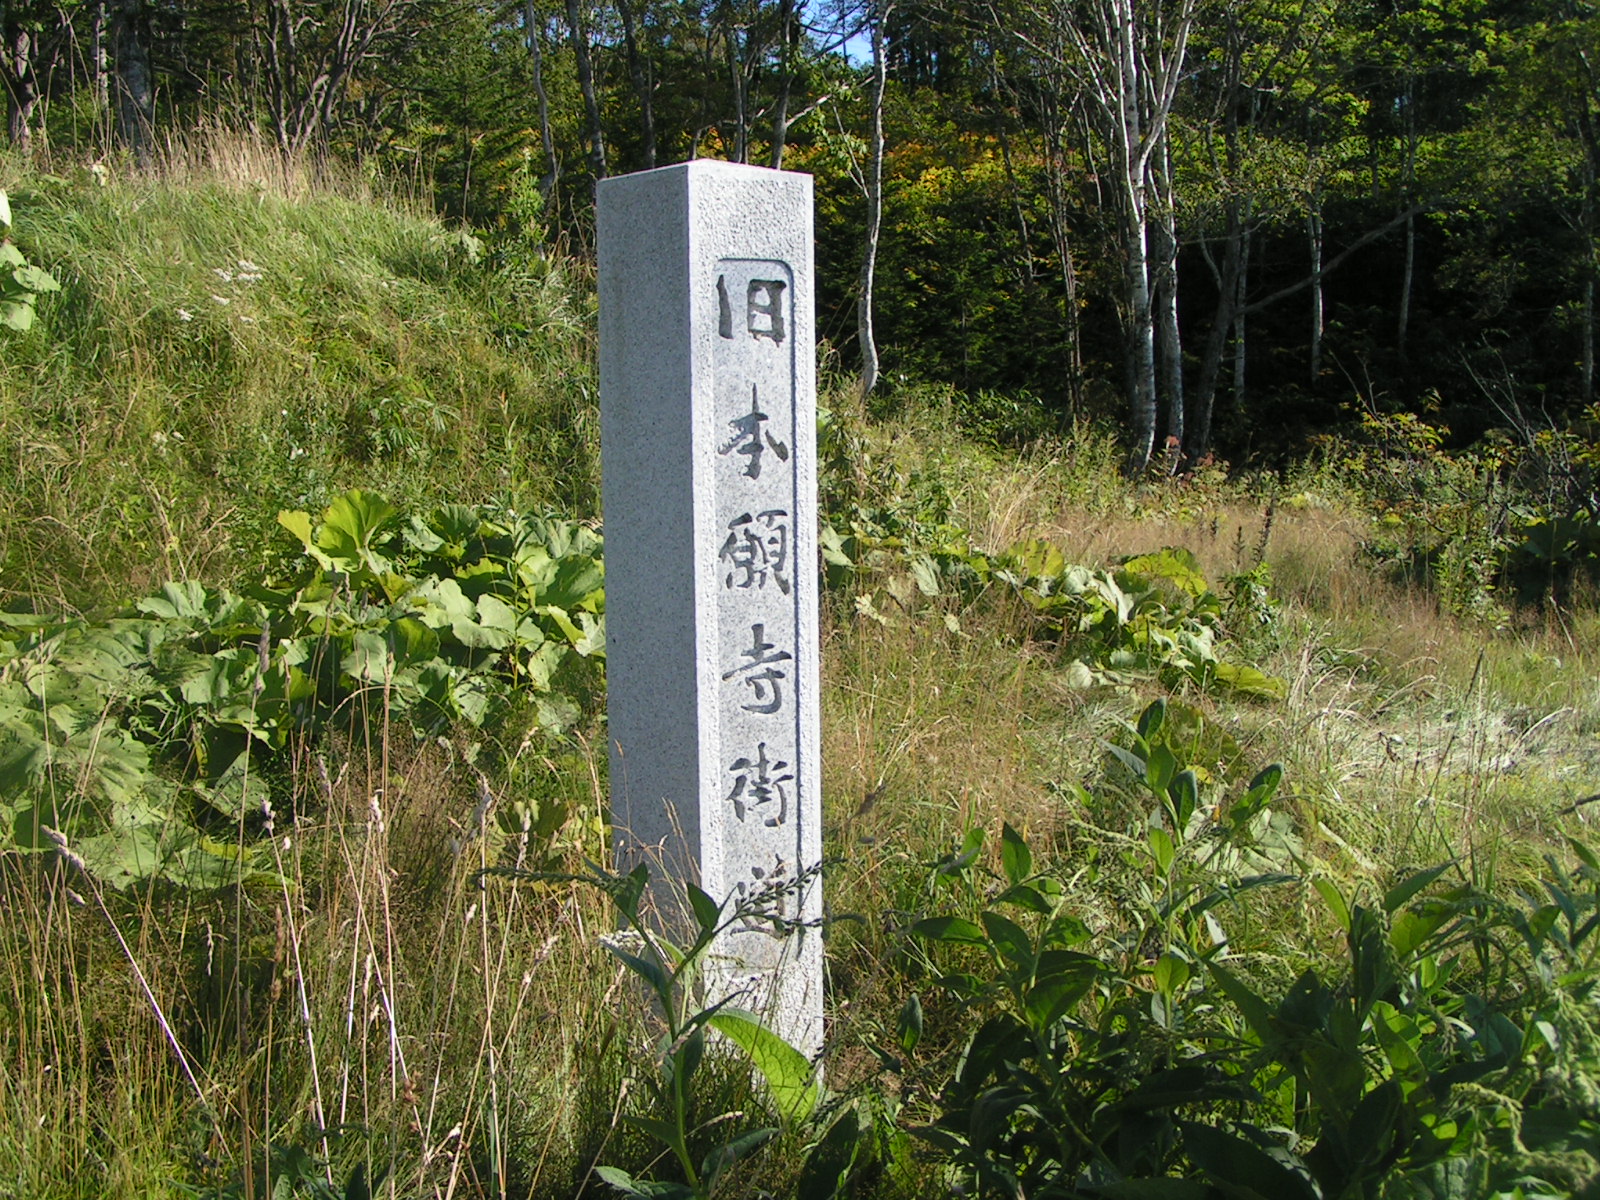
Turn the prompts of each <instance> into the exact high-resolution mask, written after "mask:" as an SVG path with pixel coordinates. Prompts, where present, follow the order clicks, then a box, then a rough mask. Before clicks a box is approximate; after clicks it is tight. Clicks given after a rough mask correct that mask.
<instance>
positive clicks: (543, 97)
mask: <svg viewBox="0 0 1600 1200" xmlns="http://www.w3.org/2000/svg"><path fill="white" fill-rule="evenodd" d="M523 23H524V24H525V25H526V26H527V33H528V57H529V58H530V59H531V60H532V64H533V94H534V96H535V97H536V98H537V99H538V101H539V145H540V147H541V148H542V149H543V151H544V174H543V175H541V176H540V177H539V193H540V195H542V196H543V197H544V198H545V202H546V203H547V204H548V203H549V201H550V197H551V196H552V195H554V193H555V189H556V181H557V180H558V179H560V177H561V164H560V162H559V161H558V160H557V158H556V140H555V135H554V134H553V133H552V132H551V129H550V95H549V93H548V92H547V91H546V90H545V86H544V48H543V42H544V21H543V19H542V18H541V17H540V16H539V10H538V8H537V7H536V6H535V4H534V0H527V2H526V4H525V6H524V9H523Z"/></svg>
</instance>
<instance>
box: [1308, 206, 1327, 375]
mask: <svg viewBox="0 0 1600 1200" xmlns="http://www.w3.org/2000/svg"><path fill="white" fill-rule="evenodd" d="M1306 236H1307V238H1308V239H1309V241H1310V247H1311V390H1312V391H1313V392H1315V391H1316V389H1317V385H1318V383H1319V382H1320V381H1321V379H1322V331H1323V329H1324V328H1325V326H1326V321H1325V319H1324V316H1323V307H1322V305H1323V300H1322V192H1321V189H1320V188H1319V189H1317V190H1315V191H1313V192H1312V194H1311V207H1310V209H1309V210H1308V211H1307V213H1306Z"/></svg>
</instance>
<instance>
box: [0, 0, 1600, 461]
mask: <svg viewBox="0 0 1600 1200" xmlns="http://www.w3.org/2000/svg"><path fill="white" fill-rule="evenodd" d="M0 26H3V33H4V43H5V53H4V55H3V59H0V82H3V85H4V89H5V94H6V103H7V117H8V133H9V140H10V143H11V145H12V146H13V147H15V148H17V149H18V150H21V151H23V152H28V151H29V150H30V148H38V147H49V148H50V149H52V150H56V151H68V150H70V151H72V152H73V153H76V154H80V155H86V156H89V157H92V158H101V157H103V156H105V155H112V154H122V153H126V154H130V155H132V156H133V157H134V158H136V159H140V160H145V159H148V157H149V155H150V154H151V152H152V149H154V148H158V147H159V146H160V145H161V144H163V142H164V141H165V140H170V139H171V138H173V137H174V136H178V135H181V134H182V133H183V132H184V131H185V130H189V129H193V128H195V127H196V126H206V125H212V124H215V123H217V122H225V123H227V124H229V125H231V126H237V127H240V128H244V129H249V130H253V131H255V132H257V133H259V134H261V135H263V136H264V137H266V138H267V139H268V140H270V141H271V142H274V143H276V144H277V145H278V146H279V147H280V148H281V149H282V150H283V151H284V152H285V153H286V154H296V153H301V152H306V151H311V152H313V153H314V154H316V155H319V156H323V157H325V158H327V159H345V160H355V161H359V162H361V163H364V164H366V165H367V167H368V168H369V169H370V170H371V171H372V172H373V173H374V174H381V175H383V176H386V177H389V178H395V177H400V178H407V179H410V180H412V181H413V183H414V185H415V187H416V188H417V189H418V190H421V191H424V192H431V195H432V199H433V202H434V204H435V205H436V207H437V208H438V210H439V211H441V212H442V213H444V214H446V215H448V216H450V217H452V218H457V219H459V220H461V221H462V222H464V223H465V224H466V225H467V226H469V227H470V228H472V229H474V230H477V231H479V232H480V233H487V234H488V235H490V236H491V238H492V237H494V236H505V235H511V236H516V237H520V238H533V239H536V240H539V241H541V242H543V243H545V244H547V245H550V246H561V247H563V248H567V249H576V250H578V251H584V250H587V249H588V248H589V246H590V242H591V241H592V228H593V221H592V196H593V185H594V182H595V180H596V179H597V178H599V177H602V176H605V175H608V174H617V173H621V172H627V171H634V170H640V169H645V168H649V167H653V166H662V165H666V164H669V163H673V162H680V161H684V160H686V159H690V158H693V157H696V156H715V157H725V158H728V159H731V160H734V161H741V162H756V163H763V164H767V165H771V166H782V167H786V168H791V169H797V170H804V171H809V172H811V173H813V174H814V175H815V176H816V179H817V196H818V246H817V254H818V269H819V292H820V295H819V328H820V329H821V330H822V331H823V334H824V337H825V340H826V346H825V351H826V352H827V353H829V354H832V355H837V356H838V359H839V360H840V361H841V362H842V363H843V364H844V365H845V366H846V367H847V368H850V369H856V368H859V369H861V370H862V372H863V375H864V381H865V382H866V383H867V385H868V387H869V389H870V387H871V386H872V385H873V384H874V382H875V380H876V377H877V375H878V374H879V372H880V371H883V372H891V373H893V374H894V375H895V376H897V377H901V378H910V379H913V380H933V381H939V382H941V383H947V384H951V385H954V386H955V387H956V388H958V389H960V390H961V391H963V392H966V393H969V394H977V395H982V394H986V393H987V394H993V395H1001V396H1008V397H1017V396H1024V397H1027V398H1028V399H1030V400H1037V401H1039V402H1042V404H1043V406H1044V407H1045V408H1046V409H1048V410H1050V411H1052V412H1054V413H1056V414H1058V415H1059V417H1060V418H1061V419H1062V420H1063V422H1070V421H1071V420H1072V419H1076V418H1084V417H1088V418H1110V419H1112V420H1114V421H1115V422H1116V423H1117V424H1118V425H1120V426H1121V427H1122V428H1123V429H1124V431H1125V435H1126V442H1127V445H1128V449H1129V463H1130V465H1131V466H1132V467H1135V468H1139V467H1143V466H1145V465H1146V464H1147V463H1149V462H1151V461H1152V460H1153V459H1154V460H1156V461H1158V462H1161V463H1165V464H1167V465H1176V464H1179V463H1189V464H1192V463H1195V462H1199V461H1201V460H1203V459H1204V458H1205V457H1206V456H1207V455H1208V454H1217V455H1221V456H1225V457H1227V458H1229V459H1231V460H1236V461H1237V460H1242V459H1247V458H1265V459H1267V460H1269V461H1280V462H1281V461H1282V459H1283V457H1284V456H1286V455H1289V454H1293V453H1296V452H1300V451H1304V450H1305V449H1306V448H1307V447H1308V445H1310V444H1311V443H1313V442H1314V441H1315V439H1317V438H1318V437H1319V436H1321V435H1324V434H1327V433H1328V432H1330V431H1331V430H1333V429H1335V428H1337V427H1339V426H1341V425H1344V426H1350V425H1353V424H1354V423H1356V422H1358V421H1359V420H1360V418H1361V417H1362V416H1363V415H1365V416H1367V417H1368V418H1369V419H1370V418H1374V417H1380V416H1390V415H1393V414H1396V413H1411V414H1415V415H1416V416H1418V417H1420V418H1422V419H1425V420H1426V422H1428V423H1429V425H1430V426H1432V427H1434V428H1436V429H1438V430H1439V431H1440V434H1441V436H1443V437H1445V438H1446V439H1448V442H1449V444H1452V445H1465V444H1469V443H1471V442H1473V441H1475V440H1476V439H1478V438H1480V437H1481V436H1482V435H1483V434H1484V433H1485V432H1487V431H1489V430H1491V429H1502V430H1508V431H1510V433H1511V436H1512V437H1513V438H1516V439H1520V440H1522V441H1527V440H1529V439H1531V438H1532V437H1533V436H1534V435H1535V434H1537V433H1538V432H1539V431H1540V430H1549V429H1552V428H1558V427H1559V428H1570V427H1572V425H1573V423H1574V422H1581V421H1584V420H1590V421H1592V419H1593V417H1594V413H1593V409H1592V405H1593V403H1594V388H1595V382H1594V374H1595V365H1594V362H1595V345H1594V343H1595V322H1596V314H1595V277H1596V254H1595V234H1596V221H1597V212H1596V188H1597V182H1596V180H1597V168H1600V132H1597V128H1600V127H1597V114H1596V109H1597V104H1600V82H1597V79H1596V76H1595V57H1596V52H1597V50H1600V16H1597V15H1596V13H1595V11H1594V10H1593V7H1592V6H1590V5H1586V4H1581V3H1528V2H1524V0H1505V2H1502V0H1442V2H1439V3H1416V2H1413V0H1160V2H1152V3H1140V4H1133V3H1132V2H1131V0H1087V2H1073V0H988V2H978V0H951V2H950V3H941V2H930V0H866V2H865V3H864V4H861V3H858V4H856V5H854V6H850V5H846V4H843V3H839V2H838V0H826V2H823V3H814V4H811V5H806V4H804V3H801V2H799V0H704V2H701V0H690V2H688V3H665V2H662V0H612V2H602V3H592V2H590V0H567V2H566V3H565V4H564V6H560V7H558V6H556V5H553V4H551V3H550V2H549V0H543V2H542V3H541V0H515V2H512V3H492V4H482V3H463V2H461V0H248V2H244V3H233V2H230V3H216V2H214V0H68V2H54V0H52V2H46V0H5V3H3V4H0ZM880 345H881V346H882V347H884V349H883V351H882V354H881V363H880V353H879V350H878V347H879V346H880Z"/></svg>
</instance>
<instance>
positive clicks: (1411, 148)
mask: <svg viewBox="0 0 1600 1200" xmlns="http://www.w3.org/2000/svg"><path fill="white" fill-rule="evenodd" d="M1415 99H1416V97H1415V96H1414V95H1413V89H1412V86H1411V81H1410V80H1409V79H1407V81H1406V89H1405V139H1406V147H1405V167H1404V171H1403V173H1402V175H1401V180H1400V186H1401V194H1400V200H1401V203H1403V204H1405V205H1406V207H1407V215H1406V257H1405V269H1404V271H1403V273H1402V275H1401V278H1400V313H1399V317H1398V319H1397V321H1396V322H1395V326H1396V327H1395V350H1396V351H1397V352H1398V354H1399V356H1400V365H1401V366H1402V367H1403V366H1405V364H1406V354H1407V343H1408V341H1409V338H1410V332H1411V288H1412V282H1413V280H1414V278H1415V275H1416V266H1417V218H1416V214H1415V213H1414V212H1411V211H1410V208H1411V195H1412V190H1413V187H1414V184H1415V180H1416V172H1417V117H1416V104H1415Z"/></svg>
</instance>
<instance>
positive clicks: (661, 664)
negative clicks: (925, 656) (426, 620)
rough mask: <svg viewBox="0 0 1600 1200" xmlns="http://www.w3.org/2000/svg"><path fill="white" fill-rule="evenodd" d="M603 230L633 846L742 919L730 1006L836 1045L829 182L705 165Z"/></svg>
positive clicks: (720, 955)
mask: <svg viewBox="0 0 1600 1200" xmlns="http://www.w3.org/2000/svg"><path fill="white" fill-rule="evenodd" d="M598 242H599V270H600V278H599V285H600V408H601V463H602V476H603V481H604V482H603V490H604V501H605V532H606V655H607V680H608V689H609V699H608V714H609V735H610V744H611V818H612V823H613V826H614V828H615V830H616V839H617V855H618V860H619V863H620V864H621V866H622V868H623V869H628V868H629V867H631V866H632V865H633V864H634V863H637V862H640V861H644V862H646V863H648V864H649V865H650V867H651V874H652V878H653V879H656V880H659V879H661V877H662V876H663V875H665V876H666V877H667V878H668V879H670V880H677V881H683V880H688V881H693V882H696V883H697V884H698V885H699V886H700V887H701V888H702V889H703V890H704V891H705V892H706V893H708V894H709V895H710V896H711V897H712V899H714V900H716V901H719V902H722V903H723V904H724V906H725V912H727V913H728V914H730V915H731V914H734V913H740V914H741V920H740V921H739V922H738V923H737V924H736V925H735V927H733V928H731V929H730V930H729V931H728V932H727V933H726V934H724V935H723V936H722V938H721V939H720V940H719V943H718V944H717V946H716V947H715V950H714V955H713V959H712V962H711V969H710V972H709V975H710V987H711V993H712V994H711V996H710V997H709V998H710V999H711V1000H712V1001H716V1000H721V999H724V998H728V997H731V998H732V999H731V1001H730V1002H731V1003H733V1004H735V1005H736V1006H738V1007H742V1008H747V1009H751V1010H753V1011H755V1012H757V1013H759V1014H761V1015H763V1016H764V1017H766V1018H767V1020H768V1022H769V1024H770V1025H771V1026H772V1027H773V1028H774V1030H775V1031H776V1032H778V1033H779V1034H780V1035H781V1036H783V1037H784V1038H786V1039H787V1040H788V1041H790V1042H791V1043H792V1044H794V1045H795V1046H796V1047H798V1048H799V1049H800V1050H802V1051H803V1052H805V1053H806V1054H807V1055H808V1056H810V1057H812V1058H815V1057H816V1055H817V1054H818V1053H819V1052H820V1050H821V1046H822V941H821V931H820V929H819V928H818V927H817V925H816V922H817V921H818V919H819V918H820V917H821V911H822V896H821V885H820V882H819V869H820V859H821V854H822V838H821V803H820V801H821V790H820V788H821V775H820V770H819V767H820V759H821V752H820V744H819V735H818V729H819V726H818V717H819V713H818V669H817V648H818V630H817V572H818V559H817V536H816V531H817V512H816V487H817V484H816V380H815V351H814V345H815V335H814V329H813V324H814V317H813V300H812V286H813V283H812V201H811V178H810V176H808V175H799V174H795V173H793V172H782V171H771V170H766V169H764V168H760V167H749V166H740V165H735V164H731V163H723V162H715V161H710V160H701V161H697V162H691V163H686V164H683V165H681V166H674V167H665V168H662V169H660V170H655V171H645V172H641V173H639V174H636V175H625V176H619V177H616V178H613V179H607V180H605V181H603V182H602V183H601V184H600V186H599V193H598ZM651 890H652V892H657V891H659V884H657V885H656V886H653V887H652V889H651ZM680 891H681V883H680Z"/></svg>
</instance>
